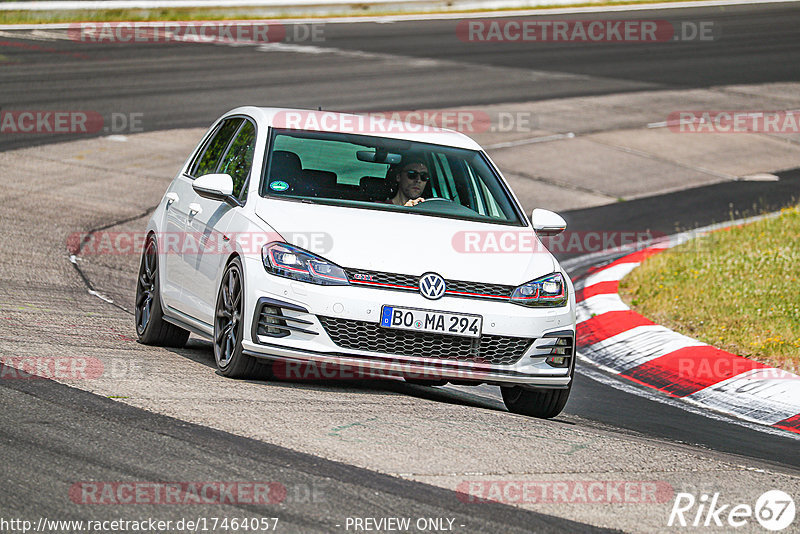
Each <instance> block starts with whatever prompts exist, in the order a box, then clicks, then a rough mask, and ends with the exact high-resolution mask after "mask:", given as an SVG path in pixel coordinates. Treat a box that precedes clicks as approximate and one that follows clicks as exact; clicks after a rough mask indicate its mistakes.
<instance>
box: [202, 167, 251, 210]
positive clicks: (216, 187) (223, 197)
mask: <svg viewBox="0 0 800 534" xmlns="http://www.w3.org/2000/svg"><path fill="white" fill-rule="evenodd" d="M192 189H194V192H195V193H197V194H198V195H200V196H201V197H203V198H210V199H211V200H219V201H220V202H225V203H227V204H230V205H231V206H233V207H236V206H241V205H242V203H241V202H239V199H238V198H236V197H235V196H233V178H231V177H230V175H229V174H204V175H203V176H200V177H199V178H196V179H195V181H194V182H192Z"/></svg>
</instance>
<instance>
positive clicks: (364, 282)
mask: <svg viewBox="0 0 800 534" xmlns="http://www.w3.org/2000/svg"><path fill="white" fill-rule="evenodd" d="M350 283H351V284H364V285H367V286H382V287H397V288H400V289H417V288H416V287H415V286H401V285H397V284H384V283H381V282H367V281H365V280H350Z"/></svg>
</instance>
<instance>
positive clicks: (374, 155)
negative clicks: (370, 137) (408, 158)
mask: <svg viewBox="0 0 800 534" xmlns="http://www.w3.org/2000/svg"><path fill="white" fill-rule="evenodd" d="M356 157H357V158H358V160H359V161H367V162H369V163H388V164H389V165H397V164H398V163H400V161H402V159H403V157H402V156H401V155H400V154H393V153H391V152H386V151H384V150H381V149H378V150H376V151H375V152H372V151H371V150H359V151H357V152H356Z"/></svg>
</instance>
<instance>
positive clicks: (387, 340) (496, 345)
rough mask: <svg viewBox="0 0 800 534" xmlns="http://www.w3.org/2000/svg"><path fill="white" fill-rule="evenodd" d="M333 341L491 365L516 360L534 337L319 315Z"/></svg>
mask: <svg viewBox="0 0 800 534" xmlns="http://www.w3.org/2000/svg"><path fill="white" fill-rule="evenodd" d="M318 318H319V320H320V322H321V323H322V326H323V328H325V331H326V332H327V333H328V335H329V336H330V337H331V339H332V340H333V342H334V343H336V344H337V345H338V346H340V347H342V348H345V349H352V350H365V351H372V352H382V353H386V354H398V355H402V356H415V357H418V358H435V359H440V360H461V361H470V362H476V363H487V364H492V365H510V364H513V363H516V362H517V361H518V360H519V359H520V358H521V357H522V355H523V354H524V353H525V351H526V350H527V349H528V347H529V346H530V345H531V343H532V342H533V339H529V338H524V337H510V336H491V335H483V336H481V337H480V338H471V337H461V336H449V335H444V334H432V333H428V332H412V331H408V330H394V329H388V328H382V327H381V326H380V325H379V324H378V323H369V322H367V321H353V320H349V319H339V318H336V317H324V316H318Z"/></svg>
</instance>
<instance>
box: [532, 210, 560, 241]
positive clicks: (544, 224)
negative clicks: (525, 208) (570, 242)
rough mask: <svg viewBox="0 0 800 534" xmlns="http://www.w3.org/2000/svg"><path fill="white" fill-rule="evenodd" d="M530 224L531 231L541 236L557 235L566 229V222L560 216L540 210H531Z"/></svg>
mask: <svg viewBox="0 0 800 534" xmlns="http://www.w3.org/2000/svg"><path fill="white" fill-rule="evenodd" d="M531 223H532V224H533V231H534V232H536V234H537V235H541V236H554V235H558V234H560V233H561V232H563V231H564V230H566V229H567V222H566V221H565V220H564V219H563V218H562V217H561V215H559V214H558V213H554V212H552V211H550V210H543V209H541V208H536V209H535V210H533V213H531Z"/></svg>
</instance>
